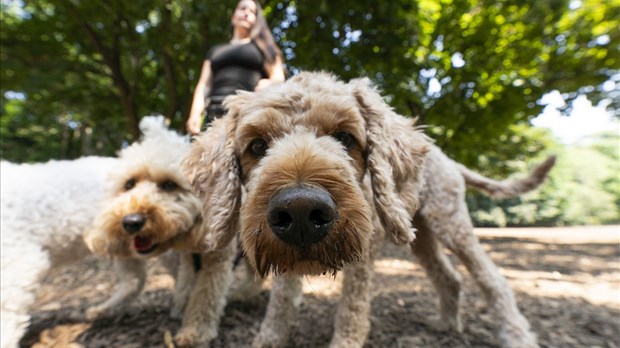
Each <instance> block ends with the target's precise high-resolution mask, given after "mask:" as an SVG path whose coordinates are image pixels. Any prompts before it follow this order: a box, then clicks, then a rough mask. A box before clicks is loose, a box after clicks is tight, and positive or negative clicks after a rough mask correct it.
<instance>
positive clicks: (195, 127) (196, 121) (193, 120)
mask: <svg viewBox="0 0 620 348" xmlns="http://www.w3.org/2000/svg"><path fill="white" fill-rule="evenodd" d="M200 124H201V122H200V117H191V116H190V117H189V118H188V119H187V123H186V124H185V127H186V128H187V132H188V133H189V134H191V135H196V134H198V133H200Z"/></svg>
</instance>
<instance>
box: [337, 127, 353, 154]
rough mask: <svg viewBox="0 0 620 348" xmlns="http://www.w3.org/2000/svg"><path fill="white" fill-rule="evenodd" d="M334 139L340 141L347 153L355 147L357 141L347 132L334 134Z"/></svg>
mask: <svg viewBox="0 0 620 348" xmlns="http://www.w3.org/2000/svg"><path fill="white" fill-rule="evenodd" d="M334 138H336V140H338V141H339V142H340V143H341V144H342V146H344V148H345V149H347V151H349V150H351V149H352V148H353V146H355V139H354V138H353V136H352V135H351V134H349V133H347V132H338V133H336V134H334Z"/></svg>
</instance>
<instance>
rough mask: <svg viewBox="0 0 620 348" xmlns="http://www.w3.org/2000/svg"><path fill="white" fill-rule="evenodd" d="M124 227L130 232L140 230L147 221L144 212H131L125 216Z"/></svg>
mask: <svg viewBox="0 0 620 348" xmlns="http://www.w3.org/2000/svg"><path fill="white" fill-rule="evenodd" d="M122 223H123V228H124V229H125V231H126V232H127V233H129V234H134V233H138V232H140V230H141V229H142V226H144V224H145V223H146V216H144V214H129V215H125V216H124V217H123V221H122Z"/></svg>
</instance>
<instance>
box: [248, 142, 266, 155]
mask: <svg viewBox="0 0 620 348" xmlns="http://www.w3.org/2000/svg"><path fill="white" fill-rule="evenodd" d="M267 148H268V147H267V142H266V141H265V140H264V139H255V140H254V141H252V142H251V143H250V146H249V151H250V153H251V154H252V156H254V157H263V156H265V154H266V153H267Z"/></svg>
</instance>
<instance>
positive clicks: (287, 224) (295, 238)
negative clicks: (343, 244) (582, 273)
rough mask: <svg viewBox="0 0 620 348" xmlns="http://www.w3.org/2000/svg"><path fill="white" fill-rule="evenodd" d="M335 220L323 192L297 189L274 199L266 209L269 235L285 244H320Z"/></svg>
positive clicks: (333, 205)
mask: <svg viewBox="0 0 620 348" xmlns="http://www.w3.org/2000/svg"><path fill="white" fill-rule="evenodd" d="M337 218H338V210H337V207H336V203H335V202H334V200H333V199H332V197H331V195H330V194H329V193H328V192H327V191H326V190H324V189H320V188H314V187H302V186H297V187H293V188H288V189H284V190H282V191H280V192H278V193H277V194H276V195H274V196H273V197H272V198H271V200H270V201H269V204H268V206H267V221H268V222H269V226H270V228H271V230H272V231H273V233H275V235H276V236H278V238H280V239H281V240H283V241H284V242H286V243H289V244H293V245H295V246H298V247H301V248H303V247H307V246H309V245H311V244H314V243H316V242H318V241H320V240H322V239H323V238H324V237H325V236H326V235H327V233H328V232H329V230H330V228H331V227H332V225H333V224H334V222H335V221H336V220H337Z"/></svg>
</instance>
